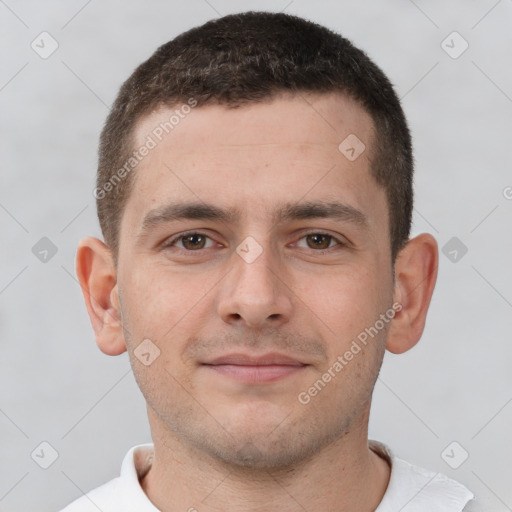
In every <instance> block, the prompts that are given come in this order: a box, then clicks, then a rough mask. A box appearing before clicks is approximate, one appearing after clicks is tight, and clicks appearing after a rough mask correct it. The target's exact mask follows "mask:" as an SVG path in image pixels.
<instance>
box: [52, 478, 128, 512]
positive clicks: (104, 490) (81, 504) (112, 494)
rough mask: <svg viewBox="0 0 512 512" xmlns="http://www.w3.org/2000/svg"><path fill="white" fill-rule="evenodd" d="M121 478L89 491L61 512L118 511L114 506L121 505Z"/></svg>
mask: <svg viewBox="0 0 512 512" xmlns="http://www.w3.org/2000/svg"><path fill="white" fill-rule="evenodd" d="M119 486H120V478H119V477H117V478H114V479H113V480H110V481H109V482H107V483H105V484H103V485H101V486H100V487H97V488H96V489H93V490H92V491H89V492H88V493H87V494H84V495H83V496H81V497H80V498H78V499H76V500H75V501H73V502H72V503H70V504H69V505H68V506H67V507H65V508H63V509H62V510H61V511H60V512H98V509H99V510H105V512H106V511H107V510H109V511H110V510H112V511H114V510H117V508H112V507H113V506H119V505H121V504H120V503H119V501H118V500H119V498H120V494H121V493H120V489H119Z"/></svg>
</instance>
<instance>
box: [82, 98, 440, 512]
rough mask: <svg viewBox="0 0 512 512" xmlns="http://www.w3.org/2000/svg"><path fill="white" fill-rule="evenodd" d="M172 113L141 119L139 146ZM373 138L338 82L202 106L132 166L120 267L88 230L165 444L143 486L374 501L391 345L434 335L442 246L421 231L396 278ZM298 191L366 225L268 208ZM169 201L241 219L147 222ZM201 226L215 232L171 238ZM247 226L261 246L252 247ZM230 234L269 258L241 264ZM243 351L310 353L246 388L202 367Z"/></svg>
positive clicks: (108, 315)
mask: <svg viewBox="0 0 512 512" xmlns="http://www.w3.org/2000/svg"><path fill="white" fill-rule="evenodd" d="M173 110H174V109H170V108H160V109H158V110H156V111H154V112H152V113H151V114H149V115H147V116H146V117H144V118H143V119H142V120H141V121H140V122H139V123H138V125H137V127H136V132H135V140H134V146H135V147H139V146H140V145H141V144H143V143H144V140H145V139H146V137H147V135H148V134H150V133H151V131H152V130H153V129H154V128H155V127H156V126H158V124H159V123H160V122H162V121H164V120H167V119H169V116H170V114H171V112H172V111H173ZM349 134H355V135H356V136H357V137H358V138H359V139H360V140H361V141H362V142H363V143H364V144H365V145H366V149H365V151H364V152H363V153H362V154H361V155H360V156H359V157H358V158H357V159H356V160H355V161H349V160H348V159H347V158H346V157H345V155H344V154H342V153H341V152H340V151H339V150H338V146H339V144H340V142H341V141H343V140H344V139H345V138H346V137H347V136H348V135H349ZM372 137H373V123H372V120H371V118H370V117H369V115H368V114H367V113H366V112H365V111H364V110H362V109H361V108H360V107H359V106H358V105H357V104H356V103H355V102H354V101H352V100H351V99H349V98H346V97H344V96H342V95H339V94H321V95H305V94H301V95H295V96H291V95H281V96H279V97H277V98H275V99H273V100H272V101H268V102H266V103H259V104H251V105H248V106H244V107H241V108H237V109H228V108H226V107H224V106H205V107H196V108H195V109H193V110H192V111H191V112H190V113H189V114H188V115H187V116H186V117H185V118H184V119H183V120H181V121H180V123H179V124H178V125H177V126H176V127H175V128H174V129H173V130H172V131H171V132H170V133H169V135H167V136H166V137H165V138H164V140H163V141H162V142H160V143H159V144H158V145H157V147H156V148H154V149H152V150H151V152H150V153H149V155H148V156H146V157H145V158H144V160H143V161H142V162H141V164H140V165H139V166H138V167H137V170H136V174H135V176H134V178H135V182H134V187H133V189H132V192H131V194H130V197H129V199H128V202H127V205H126V209H125V211H124V214H123V218H122V222H121V228H120V244H119V254H118V264H117V267H116V266H115V265H114V259H113V255H112V254H111V252H110V251H109V249H108V247H106V246H105V244H104V243H103V242H102V241H100V240H98V239H94V238H86V239H84V240H82V241H81V242H80V245H79V247H78V253H77V262H76V263H77V274H78V277H79V280H80V283H81V286H82V290H83V292H84V298H85V302H86V305H87V308H88V312H89V315H90V318H91V322H92V325H93V327H94V331H95V334H96V340H97V343H98V346H99V347H100V349H101V350H102V351H103V352H105V353H106V354H109V355H117V354H120V353H122V352H124V351H125V350H128V353H129V355H130V360H131V364H132V367H133V371H134V374H135V377H136V379H137V382H138V384H139V386H140V388H141V391H142V393H143V394H144V397H145V399H146V401H147V407H148V417H149V422H150V426H151V432H152V437H153V441H154V445H155V453H154V458H153V463H152V467H151V469H150V471H149V472H148V473H147V475H145V477H144V478H143V479H142V482H141V485H142V487H143V489H144V491H145V492H146V494H147V495H148V497H149V499H150V500H151V501H152V502H153V503H154V504H155V506H157V507H158V508H159V509H160V510H163V511H169V512H170V511H178V510H188V509H189V508H190V507H195V508H196V509H197V510H198V511H214V510H222V511H256V510H267V511H268V510H280V511H303V510H327V511H334V510H336V511H349V510H351V511H353V510H359V511H362V512H364V511H372V510H374V509H375V508H376V507H377V505H378V503H379V502H380V501H381V499H382V496H383V494H384V492H385V490H386V486H387V484H388V481H389V474H390V469H389V467H388V464H387V463H386V462H385V461H384V460H383V459H381V458H380V457H379V456H377V455H376V454H375V453H374V452H373V451H371V450H370V449H369V447H368V439H367V438H368V418H369V411H370V404H371V396H372V392H373V388H374V384H375V381H376V379H377V376H378V372H379V369H380V366H381V363H382V358H383V355H384V351H385V349H386V348H387V349H388V350H390V351H391V352H394V353H401V352H405V351H406V350H408V349H410V348H411V347H412V346H414V345H415V344H416V342H417V341H418V340H419V338H420V336H421V334H422V332H423V328H424V324H425V318H426V314H427V309H428V306H429V303H430V299H431V296H432V292H433V289H434V285H435V281H436V276H437V263H438V252H437V244H436V242H435V240H434V239H433V238H432V237H431V236H430V235H428V234H422V235H419V236H417V237H415V238H413V239H411V240H410V241H409V242H408V243H407V245H406V246H405V248H404V249H402V251H401V252H400V253H399V255H398V258H397V260H396V262H395V265H394V271H395V278H394V279H393V262H392V260H391V252H390V251H391V249H390V239H389V225H388V209H387V208H388V207H387V202H386V196H385V191H384V189H383V188H381V187H380V186H379V185H378V184H377V183H376V182H375V180H374V179H373V177H372V176H371V174H370V171H369V158H370V157H371V148H372ZM305 201H309V202H332V201H338V202H342V203H343V204H345V205H349V206H351V207H353V208H355V209H357V210H359V212H361V213H362V214H363V215H364V217H365V219H366V225H365V226H363V225H362V224H361V223H358V222H355V221H354V220H353V219H349V218H343V219H339V218H333V217H325V218H322V217H320V218H308V219H302V220H301V219H289V220H281V221H277V220H276V218H275V217H274V216H273V213H274V212H275V211H276V210H277V209H278V208H279V207H280V206H281V205H282V204H283V203H288V202H289V203H292V204H297V203H302V202H305ZM175 202H196V203H197V202H199V203H201V204H204V203H208V204H211V205H214V206H217V207H219V208H223V209H227V208H238V209H239V210H240V216H239V218H238V219H229V220H222V221H221V220H215V219H181V220H167V221H166V222H161V223H154V224H153V225H152V227H151V229H149V230H146V231H142V232H141V229H142V225H143V219H144V218H145V217H146V216H147V215H148V213H149V212H151V211H154V210H155V209H157V208H159V207H161V206H162V205H167V204H169V203H175ZM190 230H192V231H196V230H197V231H199V233H201V234H202V235H203V236H206V237H207V238H201V237H199V238H197V237H196V238H194V237H192V239H190V238H188V239H184V238H181V239H179V238H178V240H176V241H174V245H170V246H167V247H164V244H165V243H169V241H172V239H173V237H175V236H176V235H180V234H182V233H183V232H186V231H190ZM315 233H317V235H316V237H315ZM319 233H320V234H322V233H323V234H325V235H326V236H325V237H322V236H321V235H320V236H319V235H318V234H319ZM308 235H309V236H308ZM249 236H251V237H252V238H253V239H254V240H255V241H256V242H257V245H255V244H254V243H253V242H251V243H252V245H251V246H244V245H243V242H244V240H246V237H249ZM330 237H332V238H330ZM241 244H242V245H241ZM237 247H245V248H246V249H247V247H249V253H250V254H252V255H256V252H254V251H260V250H261V254H259V255H258V257H257V258H256V259H255V260H254V261H252V262H251V263H248V262H247V260H245V259H244V258H242V257H241V256H240V254H239V253H237V251H236V249H237ZM251 251H252V252H251ZM393 303H399V304H401V307H402V309H401V310H400V311H399V312H397V313H396V315H395V316H394V318H393V319H392V320H391V321H390V322H389V323H386V324H385V327H384V328H383V329H381V330H380V331H379V333H378V335H377V336H375V337H374V338H373V339H371V341H369V342H368V344H367V345H366V346H361V347H362V350H361V351H360V352H359V353H358V354H357V355H355V356H354V357H353V359H352V360H351V361H349V362H348V364H347V365H346V366H344V367H343V370H342V371H339V372H338V373H336V377H335V378H332V379H331V380H330V382H329V383H328V384H327V385H326V386H325V387H324V388H323V389H322V390H321V391H320V392H319V393H317V394H316V396H314V397H312V398H311V400H310V401H309V403H307V404H303V403H301V402H300V401H299V400H298V395H299V393H301V392H304V391H307V390H308V389H309V388H310V387H311V386H312V385H313V384H314V383H315V381H317V380H318V379H319V378H321V377H322V375H323V374H324V373H325V372H326V371H327V370H328V368H329V367H332V365H333V363H334V362H335V361H336V360H337V357H338V356H340V355H343V354H344V353H345V352H346V351H347V350H349V349H350V346H351V343H352V342H353V340H354V339H356V337H357V335H358V334H359V333H361V332H362V331H364V329H365V328H368V327H370V326H373V325H374V324H375V322H376V320H378V319H379V316H380V315H381V314H383V313H385V312H386V311H388V310H389V309H390V308H391V307H392V304H393ZM144 339H150V340H151V341H152V343H154V345H156V346H157V347H158V349H159V350H160V355H159V357H157V358H156V359H155V360H154V361H153V362H152V363H151V364H150V365H148V366H146V365H144V364H142V363H141V361H139V359H138V358H137V357H135V354H134V350H135V349H136V348H137V346H139V344H140V343H141V342H142V340H144ZM233 352H237V353H244V354H250V355H260V354H265V353H269V352H279V353H281V354H287V355H289V356H291V357H293V358H295V359H296V360H298V361H300V362H301V363H302V364H304V365H305V366H303V367H301V368H300V369H299V370H298V371H295V372H293V373H291V374H290V375H288V376H286V377H284V378H280V379H278V380H275V381H273V382H263V383H261V382H260V383H258V382H249V383H248V382H240V381H238V380H235V379H233V378H232V377H230V376H227V375H225V374H221V373H219V372H218V371H216V370H213V369H212V367H208V366H206V365H205V364H204V363H205V362H208V361H211V360H212V358H215V357H218V356H222V355H224V354H228V353H233Z"/></svg>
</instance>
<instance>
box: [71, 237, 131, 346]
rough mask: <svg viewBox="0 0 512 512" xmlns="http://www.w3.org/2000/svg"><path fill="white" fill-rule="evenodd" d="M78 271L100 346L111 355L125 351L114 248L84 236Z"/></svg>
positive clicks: (79, 245) (79, 251) (80, 249)
mask: <svg viewBox="0 0 512 512" xmlns="http://www.w3.org/2000/svg"><path fill="white" fill-rule="evenodd" d="M76 274H77V276H78V280H79V282H80V286H81V288H82V293H83V295H84V300H85V305H86V306H87V312H88V313H89V318H90V319H91V324H92V327H93V329H94V334H95V336H96V343H97V344H98V347H99V348H100V350H101V351H102V352H104V353H105V354H108V355H110V356H117V355H119V354H122V353H123V352H125V351H126V342H125V339H124V334H123V324H122V319H121V310H120V304H119V291H118V287H117V272H116V268H115V265H114V260H113V257H112V252H111V251H110V249H109V248H108V247H107V246H106V245H105V244H104V243H103V242H102V241H101V240H98V239H97V238H92V237H87V238H84V239H83V240H82V241H81V242H80V243H79V244H78V249H77V253H76Z"/></svg>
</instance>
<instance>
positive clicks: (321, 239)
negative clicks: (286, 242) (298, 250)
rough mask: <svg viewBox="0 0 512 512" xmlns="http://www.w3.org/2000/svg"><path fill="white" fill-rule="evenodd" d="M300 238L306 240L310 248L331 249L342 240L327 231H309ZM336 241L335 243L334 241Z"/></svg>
mask: <svg viewBox="0 0 512 512" xmlns="http://www.w3.org/2000/svg"><path fill="white" fill-rule="evenodd" d="M300 240H305V241H306V244H307V248H308V249H320V250H322V249H330V248H331V247H334V246H336V245H341V243H342V242H341V241H340V240H338V239H337V238H335V237H334V236H332V235H329V234H327V233H309V234H307V235H305V236H303V237H302V238H301V239H300ZM333 242H334V243H333Z"/></svg>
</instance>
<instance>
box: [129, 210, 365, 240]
mask: <svg viewBox="0 0 512 512" xmlns="http://www.w3.org/2000/svg"><path fill="white" fill-rule="evenodd" d="M241 216H242V210H240V209H239V208H228V209H222V208H219V207H218V206H215V205H212V204H207V203H198V202H195V203H172V204H169V205H165V206H161V207H158V208H155V209H153V210H151V211H149V212H148V213H147V215H146V216H145V217H144V220H143V221H142V227H141V229H140V232H139V234H138V238H139V239H140V238H142V237H144V236H145V235H146V234H147V233H148V232H149V231H151V230H152V229H153V228H155V227H157V226H159V225H161V224H165V223H168V222H173V221H178V220H184V219H187V220H210V221H212V220H213V221H218V222H222V223H236V222H238V221H239V220H240V218H241ZM317 218H332V219H335V220H340V221H344V222H349V223H352V224H355V225H357V226H358V227H360V228H363V229H365V230H367V229H368V226H369V224H368V219H367V217H366V215H365V214H364V213H363V212H362V211H360V210H358V209H357V208H355V207H353V206H351V205H348V204H344V203H340V202H337V201H331V202H325V201H306V202H301V203H285V204H283V205H281V206H280V207H279V208H277V210H276V211H275V212H274V213H273V215H272V221H273V223H274V224H278V223H282V222H286V221H292V220H307V219H317Z"/></svg>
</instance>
